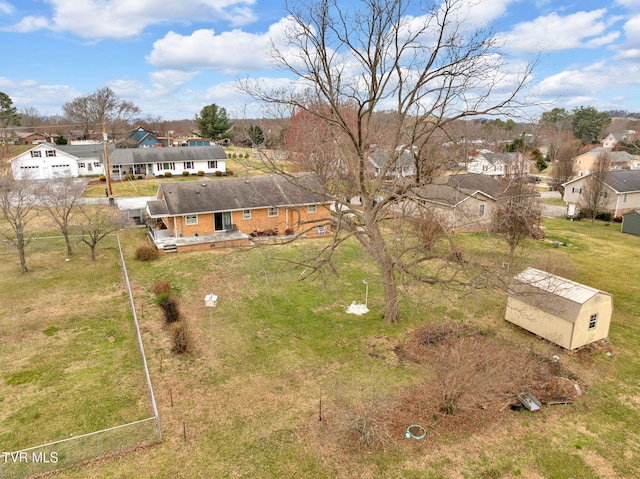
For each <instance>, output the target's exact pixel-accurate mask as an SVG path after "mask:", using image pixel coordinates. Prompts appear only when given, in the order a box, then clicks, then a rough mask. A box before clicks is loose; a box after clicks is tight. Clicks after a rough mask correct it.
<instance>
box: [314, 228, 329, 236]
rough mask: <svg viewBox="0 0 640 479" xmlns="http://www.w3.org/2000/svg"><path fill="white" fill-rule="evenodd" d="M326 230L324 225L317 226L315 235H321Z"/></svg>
mask: <svg viewBox="0 0 640 479" xmlns="http://www.w3.org/2000/svg"><path fill="white" fill-rule="evenodd" d="M326 232H327V229H326V227H325V226H318V227H317V228H316V234H317V235H323V234H326Z"/></svg>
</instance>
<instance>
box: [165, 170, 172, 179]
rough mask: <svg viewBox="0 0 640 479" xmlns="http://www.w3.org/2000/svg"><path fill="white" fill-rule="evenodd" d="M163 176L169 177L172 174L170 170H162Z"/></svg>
mask: <svg viewBox="0 0 640 479" xmlns="http://www.w3.org/2000/svg"><path fill="white" fill-rule="evenodd" d="M164 176H165V177H166V178H171V176H172V175H171V172H170V171H165V172H164Z"/></svg>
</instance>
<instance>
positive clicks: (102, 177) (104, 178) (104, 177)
mask: <svg viewBox="0 0 640 479" xmlns="http://www.w3.org/2000/svg"><path fill="white" fill-rule="evenodd" d="M98 179H99V180H100V181H107V177H106V176H104V175H100V176H99V177H98Z"/></svg>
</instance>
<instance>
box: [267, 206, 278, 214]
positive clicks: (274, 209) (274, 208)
mask: <svg viewBox="0 0 640 479" xmlns="http://www.w3.org/2000/svg"><path fill="white" fill-rule="evenodd" d="M269 216H278V207H277V206H271V207H270V208H269Z"/></svg>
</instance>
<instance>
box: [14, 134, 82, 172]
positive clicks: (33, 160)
mask: <svg viewBox="0 0 640 479" xmlns="http://www.w3.org/2000/svg"><path fill="white" fill-rule="evenodd" d="M9 162H10V163H11V171H12V173H13V177H14V178H16V179H33V180H48V179H51V178H56V177H63V176H72V177H76V176H78V158H77V157H75V156H73V155H71V154H69V153H65V152H64V151H62V150H60V149H58V148H57V147H56V146H55V145H52V144H51V143H41V144H39V145H37V146H35V147H34V148H31V149H30V150H28V151H25V152H24V153H22V154H20V155H18V156H16V157H14V158H11V159H10V160H9Z"/></svg>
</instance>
